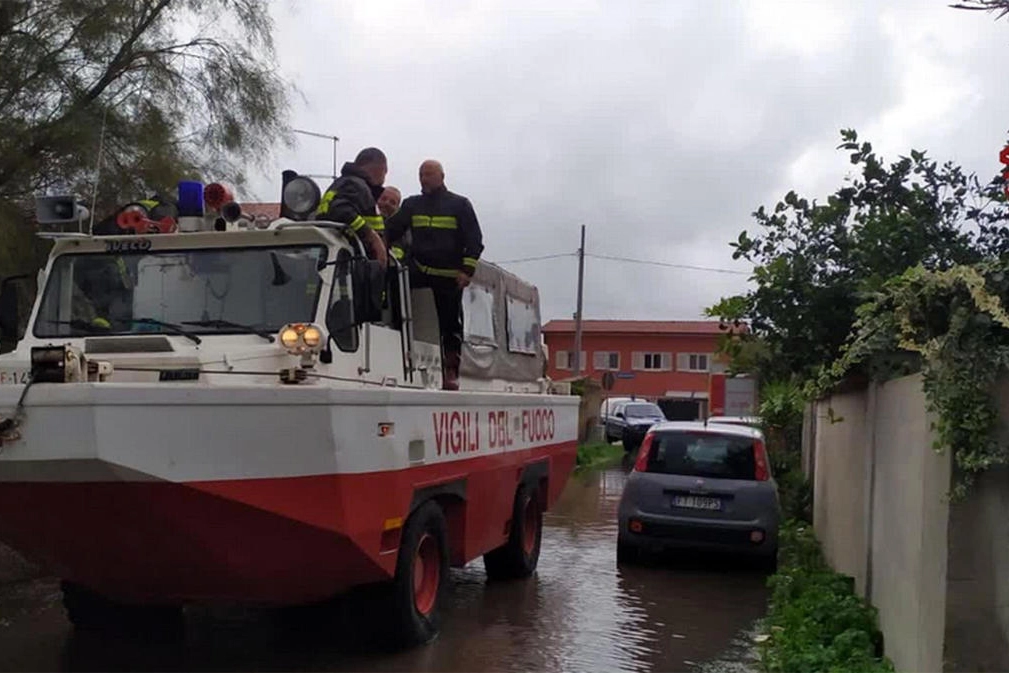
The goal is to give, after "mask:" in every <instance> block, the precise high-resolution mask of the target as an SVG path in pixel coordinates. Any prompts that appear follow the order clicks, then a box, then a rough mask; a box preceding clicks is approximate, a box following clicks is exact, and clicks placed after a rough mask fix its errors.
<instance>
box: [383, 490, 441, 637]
mask: <svg viewBox="0 0 1009 673" xmlns="http://www.w3.org/2000/svg"><path fill="white" fill-rule="evenodd" d="M448 565H449V564H448V526H447V525H446V523H445V515H444V514H443V513H442V511H441V507H439V506H438V504H437V503H435V502H432V501H429V502H426V503H424V504H423V505H421V506H420V507H419V508H417V510H416V511H415V512H414V513H413V514H411V515H410V518H409V519H408V520H407V523H406V526H405V528H404V529H403V537H402V539H401V542H400V546H399V557H398V558H397V560H396V576H395V578H394V579H393V581H392V584H391V585H390V586H389V587H388V588H387V589H388V591H389V598H390V602H391V605H390V610H391V613H392V621H393V623H394V627H395V628H394V629H393V633H394V634H395V638H396V640H397V645H399V646H401V647H413V646H415V645H423V644H424V643H428V642H430V641H432V640H434V638H435V637H436V636H437V635H438V630H439V629H440V627H441V607H442V604H443V603H444V602H445V595H446V589H447V587H448Z"/></svg>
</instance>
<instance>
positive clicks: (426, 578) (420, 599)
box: [413, 533, 441, 617]
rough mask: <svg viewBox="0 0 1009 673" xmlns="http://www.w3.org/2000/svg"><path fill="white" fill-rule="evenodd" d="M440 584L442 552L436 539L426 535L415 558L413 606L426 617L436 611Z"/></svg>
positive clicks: (419, 544)
mask: <svg viewBox="0 0 1009 673" xmlns="http://www.w3.org/2000/svg"><path fill="white" fill-rule="evenodd" d="M440 584H441V552H440V551H439V549H438V543H437V542H436V541H435V539H434V538H433V537H431V536H430V535H428V534H427V533H425V534H424V536H423V537H421V539H420V542H419V543H417V551H416V553H414V556H413V605H414V607H415V608H416V609H417V612H419V613H420V614H422V615H424V616H425V617H426V616H427V615H430V614H431V612H432V611H433V610H434V604H435V602H436V601H437V599H438V586H439V585H440Z"/></svg>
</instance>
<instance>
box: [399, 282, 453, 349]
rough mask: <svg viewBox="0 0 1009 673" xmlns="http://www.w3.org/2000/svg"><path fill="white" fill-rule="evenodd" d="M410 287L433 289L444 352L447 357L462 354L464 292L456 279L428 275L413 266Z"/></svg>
mask: <svg viewBox="0 0 1009 673" xmlns="http://www.w3.org/2000/svg"><path fill="white" fill-rule="evenodd" d="M410 287H411V288H413V289H419V288H424V287H429V288H431V292H432V293H433V294H434V307H435V310H437V312H438V329H439V330H440V331H441V347H442V350H443V351H444V353H445V354H446V355H449V354H455V355H459V354H460V353H462V290H461V289H460V288H459V286H458V285H457V284H456V280H455V278H446V277H443V276H432V275H428V274H426V273H422V272H420V271H418V270H417V269H416V267H413V266H411V267H410Z"/></svg>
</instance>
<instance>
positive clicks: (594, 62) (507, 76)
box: [249, 0, 1009, 320]
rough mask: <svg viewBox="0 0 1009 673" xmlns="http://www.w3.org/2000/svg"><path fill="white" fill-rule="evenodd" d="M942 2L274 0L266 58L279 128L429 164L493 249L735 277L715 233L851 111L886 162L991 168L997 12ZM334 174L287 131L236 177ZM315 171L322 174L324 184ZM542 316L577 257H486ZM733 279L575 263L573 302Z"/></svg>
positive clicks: (685, 306) (638, 306) (833, 183)
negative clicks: (279, 97) (461, 198)
mask: <svg viewBox="0 0 1009 673" xmlns="http://www.w3.org/2000/svg"><path fill="white" fill-rule="evenodd" d="M947 5H948V3H947V2H943V1H942V0H894V1H888V2H879V1H878V0H818V1H817V2H811V1H801V2H800V1H794V2H770V1H766V2H765V1H760V2H758V1H756V0H748V1H745V2H729V1H727V0H711V1H708V0H696V1H693V2H685V1H684V2H677V1H674V0H659V1H656V2H634V1H632V0H625V1H622V2H617V1H615V0H614V1H611V2H575V1H573V0H553V1H552V2H549V3H545V2H539V1H532V0H507V1H506V0H481V1H476V2H461V1H459V0H433V1H429V2H414V1H412V0H395V1H392V0H389V1H383V0H364V1H362V0H353V1H344V0H316V1H314V2H309V1H307V0H298V1H295V0H285V1H284V2H276V3H274V8H273V12H274V16H275V19H276V40H277V56H278V66H279V68H280V69H281V71H282V73H283V75H284V76H285V77H286V78H287V79H289V80H290V81H291V82H293V83H294V84H295V85H296V86H297V87H298V88H299V89H300V91H301V96H300V97H298V98H296V99H295V101H294V108H293V116H292V125H293V127H294V128H299V129H306V130H312V131H319V132H323V133H331V134H335V135H338V136H339V137H340V139H341V141H340V143H339V145H338V153H339V161H340V163H342V162H343V161H346V160H350V159H352V158H353V156H354V154H355V153H356V152H357V151H358V150H359V149H360V148H362V147H365V146H368V145H375V146H378V147H381V148H382V149H383V150H384V151H385V152H386V154H387V155H388V156H389V159H390V170H389V176H388V179H387V184H391V185H396V186H399V187H400V188H401V189H402V190H403V192H404V194H407V195H409V194H414V193H416V192H417V191H418V185H417V167H418V165H419V164H420V162H421V161H422V160H423V159H425V158H428V157H432V158H437V159H440V160H441V161H442V163H443V164H444V166H445V171H446V177H447V183H448V186H449V188H450V189H451V190H453V191H455V192H457V193H460V194H463V195H465V196H468V197H469V198H470V199H471V200H472V202H473V204H474V207H475V209H476V212H477V216H478V217H479V219H480V222H481V225H482V228H483V232H484V243H485V245H486V250H485V252H484V257H485V258H486V259H489V260H492V261H501V260H515V259H521V258H527V257H536V256H540V255H549V254H557V253H573V252H574V251H575V250H576V249H577V247H578V232H579V225H581V224H585V225H586V226H587V245H586V249H587V251H588V252H589V253H595V254H605V255H614V256H621V257H632V258H639V259H647V260H655V261H660V262H666V263H674V264H688V265H698V266H707V267H718V268H723V269H735V270H739V271H744V272H745V271H748V270H749V267H748V266H747V265H745V264H743V263H742V262H734V261H733V260H732V258H731V249H730V248H729V246H728V241H730V240H734V239H735V238H736V236H737V235H738V233H739V232H740V231H741V230H743V229H750V230H751V231H752V230H753V229H754V226H753V220H752V218H751V216H750V213H751V212H752V211H753V210H754V209H755V208H756V207H758V206H760V205H762V204H763V205H768V206H773V205H774V204H775V203H776V202H777V201H778V200H779V199H780V198H781V197H782V196H783V195H784V194H785V193H786V192H787V191H788V190H789V189H796V190H797V191H799V193H800V194H802V195H804V196H808V197H816V198H822V197H823V196H825V195H826V194H828V193H830V192H832V191H834V190H835V189H836V188H838V187H839V186H841V180H842V179H843V177H844V176H845V175H846V174H847V172H848V170H849V168H850V164H849V163H848V159H847V155H846V154H845V153H843V152H840V151H837V150H836V149H835V147H836V146H837V145H838V143H839V135H838V131H839V129H841V128H848V127H851V128H855V129H857V130H858V132H859V134H860V137H861V138H862V139H864V140H869V141H870V142H872V143H873V144H874V146H875V147H877V148H878V149H879V150H880V151H881V152H883V153H884V155H885V156H886V157H888V158H893V159H896V155H897V153H906V152H907V151H909V149H910V148H911V147H914V148H915V149H924V150H927V151H928V152H929V153H930V154H931V155H932V156H934V157H936V158H941V159H952V160H954V161H957V162H959V163H961V164H962V165H964V166H965V167H966V168H968V169H970V170H976V171H978V172H979V173H981V174H982V176H983V177H984V178H986V179H987V178H988V177H990V176H992V175H994V174H995V173H996V172H997V171H998V169H999V168H1000V165H999V164H998V158H997V155H998V151H999V149H1000V148H1001V147H1002V146H1003V144H1004V142H1005V139H1006V132H1007V131H1009V86H1007V84H1006V82H1007V80H1009V21H1006V20H1001V21H995V20H994V16H993V15H991V14H987V13H982V12H966V11H962V10H954V9H950V8H949V7H948V6H947ZM284 168H292V169H294V170H298V171H300V172H304V173H325V174H328V173H330V172H331V170H332V144H331V143H327V142H326V141H323V140H317V139H314V138H308V137H304V136H299V137H298V145H297V149H296V151H292V152H287V151H284V152H279V153H278V154H277V156H276V157H275V159H274V160H273V161H271V168H270V171H271V172H270V173H269V174H267V175H263V176H261V177H258V178H254V179H253V180H252V182H251V186H252V188H253V194H250V195H249V196H250V197H252V198H255V199H257V200H264V201H276V200H277V198H278V193H279V174H280V171H281V170H282V169H284ZM319 182H321V183H323V184H321V185H320V186H321V187H322V188H323V189H324V188H325V186H326V184H325V183H326V181H325V180H319ZM507 267H508V268H509V269H510V270H512V271H514V272H516V273H518V274H519V275H521V276H522V277H524V278H526V279H527V280H529V281H531V282H533V283H535V284H536V285H537V286H538V287H539V289H540V295H541V303H542V313H543V318H544V320H547V319H550V318H567V317H571V314H572V313H573V311H574V309H575V294H576V292H575V290H576V275H577V263H576V260H575V258H574V257H573V256H572V257H569V258H561V259H555V260H550V261H539V262H528V263H521V264H519V263H516V264H508V265H507ZM746 287H747V276H746V275H745V274H743V275H732V274H722V273H711V272H704V271H695V270H684V269H674V268H661V267H655V266H644V265H636V264H628V263H623V262H615V261H603V260H598V259H592V258H589V259H588V260H587V261H586V284H585V317H586V318H626V319H696V318H698V317H700V314H701V310H702V309H703V307H705V306H707V305H710V304H711V303H713V302H715V301H717V300H718V298H719V297H720V296H724V295H728V294H734V293H737V292H740V291H744V290H745V289H746Z"/></svg>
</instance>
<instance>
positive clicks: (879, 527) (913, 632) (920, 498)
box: [866, 376, 950, 671]
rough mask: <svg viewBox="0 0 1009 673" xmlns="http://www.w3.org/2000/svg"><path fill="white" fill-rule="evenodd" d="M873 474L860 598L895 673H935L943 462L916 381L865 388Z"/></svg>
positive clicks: (939, 654) (941, 613)
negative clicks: (867, 603)
mask: <svg viewBox="0 0 1009 673" xmlns="http://www.w3.org/2000/svg"><path fill="white" fill-rule="evenodd" d="M866 397H867V399H869V400H871V399H872V398H873V397H875V405H874V407H875V408H874V420H873V423H872V425H873V430H874V435H873V449H872V450H873V452H874V454H875V455H874V459H873V461H872V464H873V466H874V469H873V474H872V475H871V479H872V480H873V482H872V483H871V485H870V489H871V500H870V506H871V511H870V513H869V517H870V520H869V522H868V525H869V526H870V529H871V531H872V538H871V543H870V544H871V547H870V549H869V550H868V552H869V562H870V565H869V570H870V576H869V579H868V582H867V584H868V590H867V594H866V595H867V596H868V597H869V598H870V600H871V602H872V603H873V605H875V606H876V607H877V608H878V609H879V622H880V628H882V630H883V633H884V636H885V642H886V651H887V656H889V657H890V658H891V660H892V661H893V662H894V664H895V665H896V666H897V667H898V669H899V670H903V671H941V670H942V669H943V663H942V658H943V633H944V629H945V606H946V548H947V544H946V531H947V520H948V516H949V508H948V506H947V504H946V494H947V492H948V490H949V486H950V457H949V454H948V453H945V454H941V455H940V454H937V453H936V452H935V451H934V450H933V449H932V442H933V436H932V432H931V429H930V425H931V420H932V419H931V418H930V417H929V415H928V414H927V413H926V411H925V409H926V402H925V396H924V393H923V392H922V389H921V379H920V377H918V376H909V377H905V378H901V379H898V380H896V381H891V382H888V383H886V384H884V385H880V386H872V387H871V388H870V389H869V390H868V391H867V393H866Z"/></svg>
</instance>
